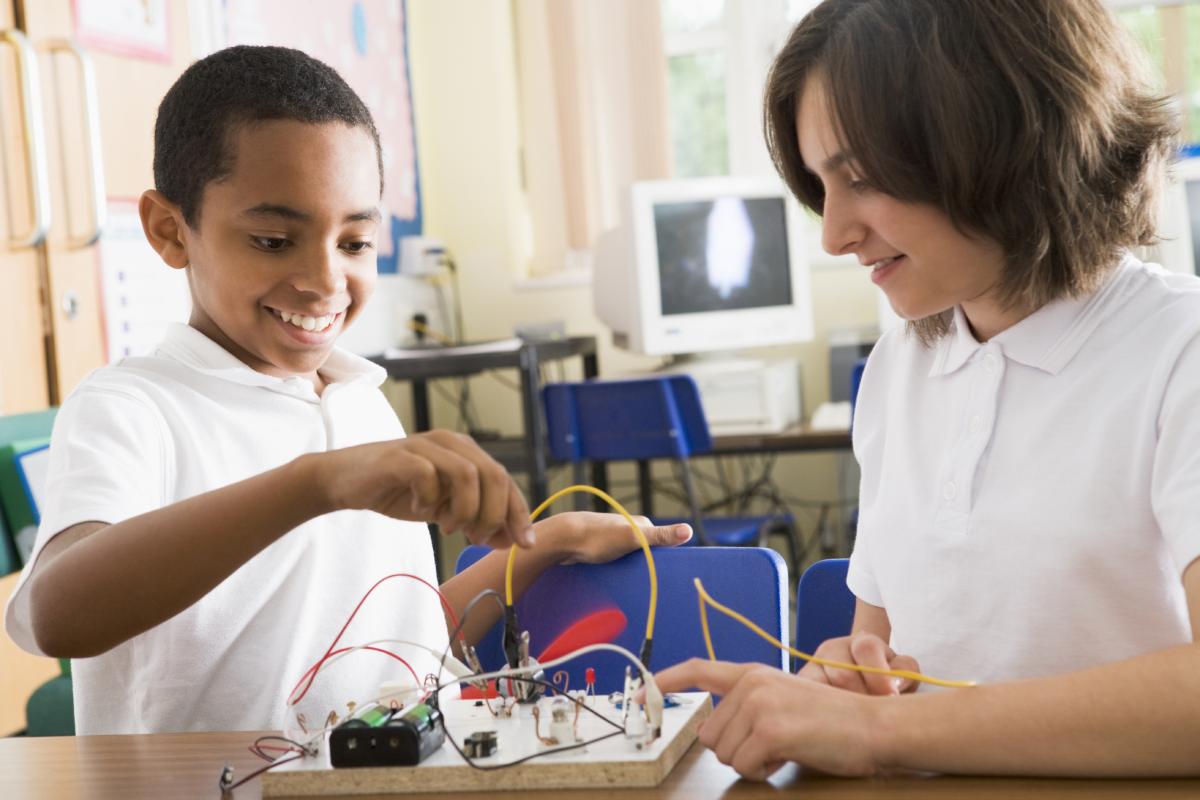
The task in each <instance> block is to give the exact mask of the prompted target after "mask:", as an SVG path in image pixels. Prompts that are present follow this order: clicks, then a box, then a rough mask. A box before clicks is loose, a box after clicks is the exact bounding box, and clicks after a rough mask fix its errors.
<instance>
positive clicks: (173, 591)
mask: <svg viewBox="0 0 1200 800" xmlns="http://www.w3.org/2000/svg"><path fill="white" fill-rule="evenodd" d="M154 177H155V186H156V189H155V190H154V191H148V192H146V193H145V194H144V195H143V196H142V198H141V203H140V211H141V216H142V222H143V226H144V229H145V232H146V237H147V239H148V240H149V241H150V244H151V245H152V246H153V247H154V248H155V250H156V251H157V252H158V253H159V254H160V256H161V257H162V259H163V261H164V262H165V263H166V264H167V265H168V266H170V267H172V268H175V269H184V270H186V271H187V277H188V283H189V287H190V290H191V294H192V301H193V310H192V314H191V318H190V322H189V325H187V326H183V325H180V326H176V327H175V328H173V329H172V330H171V331H170V333H169V334H168V336H167V338H166V340H165V341H164V342H163V343H162V345H161V346H160V347H159V349H158V350H157V351H156V352H155V353H154V354H153V355H151V356H148V357H144V358H130V359H126V360H124V361H123V362H122V363H120V364H119V365H117V366H115V367H108V368H103V369H100V370H98V371H96V372H95V373H93V374H92V375H91V376H89V378H88V379H87V380H86V381H84V383H83V384H81V386H80V387H79V388H78V389H77V390H76V391H75V392H74V393H73V394H72V396H71V397H70V398H69V399H68V400H67V402H66V403H65V404H64V405H63V408H62V410H61V412H60V415H59V417H58V421H57V424H56V425H55V429H54V434H53V441H52V444H51V466H50V473H49V477H48V480H47V488H46V495H47V498H48V499H47V502H46V508H45V509H44V510H43V517H42V525H41V528H40V531H39V534H38V540H37V544H36V546H35V550H34V555H33V557H32V558H31V559H30V563H29V565H28V566H27V567H26V570H25V574H24V575H23V576H22V583H21V584H20V585H19V587H18V590H17V592H16V593H15V594H14V596H13V599H12V601H11V602H10V604H9V607H8V609H7V613H6V625H7V628H8V631H9V634H10V635H11V636H12V638H13V639H14V640H15V641H16V642H17V643H18V644H20V645H21V646H23V647H25V648H26V649H28V650H31V651H33V652H41V653H45V654H47V655H52V656H58V657H71V658H73V659H76V661H75V662H74V666H73V675H74V686H75V713H76V729H77V732H78V733H80V734H93V733H135V732H151V731H172V730H214V729H223V730H253V729H264V728H275V729H279V728H282V727H283V725H284V723H285V719H284V704H283V698H284V697H285V696H286V695H287V692H288V691H289V690H290V689H291V687H292V685H293V683H294V682H295V681H296V680H297V679H298V678H299V677H300V676H301V675H302V674H304V672H305V670H306V669H307V668H308V667H309V666H310V665H311V664H312V663H313V662H315V661H316V660H317V659H318V658H319V657H320V656H321V655H322V654H323V653H324V652H325V649H326V647H327V646H328V642H329V641H330V640H331V639H332V638H333V636H334V635H335V634H336V632H337V631H338V630H339V628H340V627H341V625H342V623H343V622H344V621H345V620H346V618H347V617H348V615H349V614H350V611H351V610H352V608H353V607H354V603H355V601H356V600H357V599H358V598H359V597H360V596H361V595H362V594H363V592H364V591H365V590H366V589H367V587H368V586H370V585H371V584H372V583H373V582H374V581H375V580H376V579H377V578H378V577H381V576H383V575H387V574H390V573H408V574H411V575H414V576H417V577H418V578H421V579H424V580H425V581H426V582H428V583H429V584H436V576H435V574H434V569H433V561H432V552H431V548H430V545H429V541H428V535H427V532H426V530H425V528H424V526H422V525H418V524H415V523H416V522H417V521H421V520H430V521H435V522H437V523H438V524H439V525H440V526H441V528H442V529H443V530H446V531H456V530H463V531H465V532H466V535H467V537H468V538H469V539H470V540H471V541H473V542H477V543H481V542H486V543H487V544H489V545H492V546H494V547H498V548H501V547H506V546H508V545H509V544H510V543H514V542H515V543H516V544H518V545H520V546H521V547H522V548H524V551H523V553H522V556H521V558H519V559H518V564H519V565H520V575H519V576H518V581H519V583H520V585H521V586H525V585H528V583H529V582H530V581H531V580H532V579H533V578H534V577H536V575H537V574H538V573H539V572H540V571H541V570H543V569H545V568H546V567H547V566H549V565H551V564H554V563H556V562H559V561H562V560H573V561H574V560H583V561H603V560H607V559H611V558H614V557H616V556H618V555H621V554H623V553H624V552H627V551H628V550H630V549H632V548H633V547H634V546H635V545H636V543H635V542H634V538H635V537H634V536H633V534H632V532H631V531H629V530H628V529H627V528H626V527H625V526H624V525H623V524H618V523H620V520H619V518H615V515H573V514H571V515H559V516H556V517H552V518H550V519H547V520H546V521H544V522H542V523H539V524H538V525H536V526H534V528H532V529H531V527H530V525H529V521H528V513H529V512H528V508H527V507H526V504H525V502H524V500H523V499H522V498H521V495H520V493H519V491H518V490H517V488H516V487H515V485H514V484H513V483H512V481H511V479H510V478H509V477H508V476H507V475H506V474H505V472H504V470H503V469H502V468H501V467H500V466H499V465H497V464H496V463H495V462H494V461H493V460H492V459H490V458H489V457H488V456H487V455H486V454H485V453H483V452H482V451H481V450H480V449H479V448H478V447H477V446H476V445H475V444H474V442H472V441H471V440H470V439H469V438H467V437H465V436H461V435H458V434H452V433H447V432H431V433H426V434H421V435H416V436H411V437H407V438H403V431H402V430H401V428H400V424H399V421H398V420H397V419H396V416H395V413H394V412H393V411H392V410H391V408H390V407H389V406H388V405H387V403H386V402H385V400H384V398H383V395H382V394H381V393H380V392H379V391H378V386H379V384H380V383H381V382H382V380H383V378H384V374H383V371H382V370H381V369H380V368H379V367H377V366H375V365H373V364H371V363H369V362H367V361H365V360H364V359H361V358H358V357H355V356H352V355H350V354H349V353H346V352H344V351H341V350H337V349H335V348H334V346H333V345H334V341H335V339H336V337H337V335H338V334H339V333H340V332H341V330H342V329H343V328H345V326H347V325H348V324H350V323H351V322H352V321H353V320H354V318H355V317H356V316H357V315H358V313H359V312H360V311H361V309H362V307H363V305H364V304H365V303H366V301H367V300H368V298H369V297H370V294H371V290H372V287H373V285H374V281H375V258H374V246H375V245H374V242H375V237H376V233H377V227H378V224H379V220H380V212H379V208H378V204H379V198H380V196H381V188H382V182H383V173H382V157H381V151H380V146H379V137H378V134H377V132H376V130H375V126H374V124H373V122H372V121H371V116H370V113H369V112H368V111H367V109H366V107H365V106H364V105H363V103H362V101H361V100H360V99H359V98H358V97H357V96H356V95H355V94H354V92H353V91H352V90H351V89H350V88H349V87H348V86H347V85H346V84H345V83H344V82H343V81H342V79H341V78H340V77H339V76H338V75H337V73H336V72H334V71H333V70H332V69H330V68H329V67H327V66H326V65H324V64H322V63H320V62H318V61H315V60H313V59H311V58H309V57H307V56H305V55H304V54H303V53H300V52H298V51H295V50H289V49H285V48H277V47H235V48H230V49H228V50H224V51H221V52H218V53H215V54H213V55H212V56H210V57H208V58H206V59H203V60H202V61H200V62H197V63H196V64H194V65H192V66H191V67H190V68H189V69H188V70H187V71H186V72H185V73H184V74H183V75H182V76H181V77H180V79H179V80H178V82H176V84H175V85H174V86H173V87H172V88H171V90H170V91H169V92H168V93H167V95H166V97H165V98H164V99H163V102H162V105H161V106H160V109H159V115H158V120H157V123H156V126H155V154H154ZM535 531H536V540H535ZM648 533H649V536H650V539H651V541H652V543H656V544H664V543H668V542H670V543H677V542H678V541H680V540H681V539H686V538H687V535H688V532H687V530H686V527H681V528H678V529H671V530H666V529H663V530H653V531H648ZM505 556H506V554H505V553H503V552H500V553H495V554H493V555H492V556H491V557H489V558H487V559H484V560H483V561H481V562H480V563H479V565H478V566H477V567H476V568H473V569H471V570H469V571H467V572H464V573H463V574H461V575H458V576H456V577H455V578H453V579H451V580H450V581H448V582H447V583H446V584H445V585H444V586H443V587H442V589H443V592H444V594H445V596H446V598H447V600H448V602H449V604H450V605H451V606H452V607H453V608H454V609H456V610H457V612H459V613H461V612H462V610H463V609H464V607H465V606H466V604H467V603H468V602H469V600H470V599H471V598H472V597H474V596H475V595H476V594H477V593H478V592H480V591H481V590H483V589H485V588H489V587H490V588H500V587H501V585H502V579H503V569H504V559H505ZM480 610H481V611H483V609H482V608H481V609H480ZM494 619H495V613H494V611H487V612H484V613H473V614H472V618H471V619H470V620H469V621H468V622H467V627H466V629H465V630H466V635H467V638H468V640H474V639H475V638H477V637H478V636H479V635H480V634H481V633H482V632H483V631H484V630H486V629H487V627H488V626H489V625H490V624H491V623H492V622H493V621H494ZM381 638H389V639H403V640H407V641H410V642H417V643H420V644H423V645H425V646H426V647H431V648H433V649H434V650H439V651H440V650H441V649H442V648H443V647H445V645H446V639H447V631H446V622H445V619H444V617H443V611H442V608H441V606H440V605H439V602H438V597H437V596H436V594H435V593H434V592H433V591H430V589H429V588H427V587H425V586H422V585H421V584H420V583H419V582H418V581H415V580H410V579H408V578H396V579H393V580H391V581H389V582H387V583H386V584H384V585H383V586H381V587H380V589H379V591H377V592H375V595H374V596H372V598H371V599H370V601H369V602H367V603H366V604H365V605H364V606H363V608H362V610H361V612H360V613H359V614H358V617H357V618H356V619H355V621H354V623H353V626H352V627H351V629H350V630H349V631H348V632H347V639H346V640H345V643H346V644H349V645H353V644H355V643H360V642H365V641H370V640H376V639H381ZM396 654H397V655H398V656H399V657H401V658H403V659H404V660H405V661H406V662H407V663H408V664H409V665H411V667H412V669H413V673H414V674H415V675H416V676H418V677H424V676H425V675H426V674H428V673H437V672H438V668H437V659H436V658H434V657H432V656H430V655H429V654H428V653H426V652H424V651H422V650H421V649H419V648H413V647H398V648H396ZM406 674H408V673H407V672H405V671H404V670H403V669H398V668H397V666H396V664H394V663H393V662H392V661H391V660H389V659H384V658H380V657H379V655H378V654H376V653H371V652H364V653H361V654H356V655H355V656H354V657H352V658H346V659H342V660H341V661H340V662H338V663H337V664H336V665H334V666H333V667H331V668H330V669H329V670H327V671H323V672H322V674H321V676H320V678H319V679H318V681H317V682H316V683H315V684H314V686H313V687H312V691H311V692H310V693H309V696H308V698H306V700H305V704H304V706H303V707H302V708H300V707H298V708H297V709H296V710H297V711H299V712H301V713H304V714H305V716H306V717H307V718H308V719H309V720H310V721H311V722H313V723H315V724H317V725H319V724H320V722H321V721H322V720H324V719H325V718H326V716H327V715H328V714H329V712H331V711H336V712H338V713H339V714H342V713H344V712H345V704H346V702H347V701H349V700H356V701H362V700H364V699H370V698H371V697H373V696H374V694H375V693H376V690H377V689H378V686H379V684H380V683H381V682H383V681H385V680H393V679H396V678H398V677H402V676H404V675H406Z"/></svg>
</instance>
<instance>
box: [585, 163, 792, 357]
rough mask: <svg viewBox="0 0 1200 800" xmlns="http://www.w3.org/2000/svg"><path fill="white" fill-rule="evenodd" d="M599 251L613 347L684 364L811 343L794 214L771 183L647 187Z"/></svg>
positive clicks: (598, 285)
mask: <svg viewBox="0 0 1200 800" xmlns="http://www.w3.org/2000/svg"><path fill="white" fill-rule="evenodd" d="M624 218H625V221H624V222H623V224H622V225H621V226H620V227H618V228H617V229H616V230H613V231H610V232H608V233H606V234H605V235H604V236H603V237H601V240H600V242H599V243H598V245H597V248H596V259H595V269H594V278H593V292H594V300H595V307H596V314H597V316H599V317H600V319H601V321H602V322H604V323H605V324H606V325H608V326H609V327H610V328H611V329H612V331H613V339H614V342H615V343H616V344H617V345H618V346H620V347H622V348H625V349H628V350H631V351H633V352H638V353H644V354H646V355H681V354H688V353H701V352H708V351H715V350H720V351H729V350H739V349H744V348H750V347H762V346H768V345H779V344H788V343H792V342H799V341H804V340H807V339H810V338H812V307H811V300H810V292H809V281H808V269H807V264H806V259H805V257H804V250H805V248H804V247H803V246H802V237H801V235H800V232H801V230H802V228H801V221H800V210H799V208H798V206H797V205H796V203H795V202H794V201H793V200H792V199H791V198H790V196H789V195H788V193H787V191H786V190H785V189H784V188H783V186H782V184H781V183H779V182H778V181H777V180H773V179H770V180H761V179H745V178H703V179H695V180H671V181H647V182H640V183H635V184H633V186H632V187H631V189H630V192H629V197H628V206H627V208H626V209H625V214H624Z"/></svg>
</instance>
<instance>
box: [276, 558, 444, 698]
mask: <svg viewBox="0 0 1200 800" xmlns="http://www.w3.org/2000/svg"><path fill="white" fill-rule="evenodd" d="M392 578H411V579H412V580H414V581H417V582H418V583H421V584H422V585H424V586H427V587H428V588H429V589H430V590H431V591H432V592H433V593H434V594H436V595H437V596H438V598H439V599H440V600H441V601H442V608H444V609H445V610H446V614H447V616H449V617H450V619H451V621H452V622H453V623H454V624H455V625H456V626H457V625H458V615H457V614H455V613H454V608H453V606H451V605H450V601H449V600H447V599H446V596H445V595H444V594H442V592H441V590H440V589H438V588H437V587H436V586H434V585H433V584H432V583H430V582H429V581H427V580H425V579H424V578H422V577H420V576H419V575H412V574H410V573H407V572H395V573H392V574H391V575H385V576H383V577H382V578H380V579H379V580H377V581H375V583H374V585H372V586H371V588H370V589H367V592H366V594H364V595H363V596H362V599H361V600H359V601H358V605H356V606H355V607H354V610H353V611H351V612H350V616H349V617H347V619H346V622H345V624H343V625H342V629H341V630H339V631H338V633H337V636H335V637H333V642H332V643H331V644H330V645H329V649H328V650H326V651H325V655H323V656H321V658H320V659H319V660H318V661H317V663H316V664H314V665H313V666H311V667H309V671H308V672H306V673H304V675H303V676H301V678H300V680H299V681H297V682H296V685H295V686H294V687H293V688H292V691H291V692H290V693H289V694H288V705H290V706H294V705H296V703H299V702H300V701H301V700H303V699H304V696H305V695H306V694H308V690H309V688H310V687H311V686H312V684H313V681H314V680H316V678H317V673H319V672H320V671H321V666H322V665H323V664H324V663H325V662H326V661H327V660H328V659H329V658H330V656H331V655H332V654H333V651H334V649H335V648H336V647H337V644H338V642H340V641H341V640H342V635H343V634H345V632H346V629H347V628H349V627H350V623H351V622H353V621H354V617H355V616H356V615H357V614H358V612H359V609H361V608H362V607H363V603H365V602H367V598H368V597H370V596H371V593H372V592H374V591H375V590H376V589H377V588H379V585H380V584H382V583H384V582H385V581H389V580H391V579H392ZM390 655H394V654H390ZM395 657H396V658H399V656H395ZM400 660H403V659H400ZM409 670H410V671H411V670H412V667H409ZM310 673H311V677H309V674H310ZM414 674H415V673H414ZM305 678H308V683H307V684H305V686H304V690H303V691H301V692H300V696H299V697H295V695H296V692H297V691H299V690H300V684H302V683H304V681H305ZM417 683H420V680H418V681H417ZM293 697H295V699H294V700H293V699H292V698H293Z"/></svg>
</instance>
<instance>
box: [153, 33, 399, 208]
mask: <svg viewBox="0 0 1200 800" xmlns="http://www.w3.org/2000/svg"><path fill="white" fill-rule="evenodd" d="M283 119H290V120H296V121H299V122H311V123H323V122H343V123H345V124H347V125H351V126H355V127H362V128H365V129H366V130H367V131H368V132H370V134H371V138H372V139H373V140H374V142H375V154H376V158H377V159H378V163H379V192H380V194H381V195H382V194H383V150H382V147H381V146H380V143H379V131H378V130H377V129H376V128H375V121H374V120H373V119H372V118H371V112H370V111H368V110H367V107H366V105H365V104H364V103H363V101H362V99H361V98H359V96H358V95H357V94H355V93H354V90H353V89H351V88H350V87H349V85H347V83H346V81H344V80H343V79H342V76H341V75H338V73H337V71H336V70H334V69H333V68H332V67H330V66H329V65H328V64H324V63H322V62H320V61H318V60H317V59H315V58H313V57H311V56H309V55H307V54H305V53H302V52H301V51H299V50H293V49H291V48H289V47H250V46H238V47H230V48H227V49H225V50H218V51H217V52H215V53H213V54H212V55H210V56H208V57H206V58H203V59H201V60H200V61H197V62H196V63H195V64H192V65H191V66H190V67H188V68H187V69H186V70H185V71H184V73H183V74H182V75H181V76H179V80H177V81H175V84H174V85H173V86H172V87H171V88H170V90H169V91H168V92H167V94H166V96H165V97H163V100H162V103H161V104H159V107H158V119H157V120H156V122H155V124H154V187H155V188H156V189H158V191H160V192H162V193H163V195H165V196H166V198H167V199H168V200H170V201H171V202H172V203H175V204H176V205H177V206H179V208H180V210H181V211H182V212H183V217H184V219H185V220H186V221H187V223H188V225H190V226H192V227H193V228H195V227H197V224H198V223H199V213H200V198H201V195H202V194H203V193H204V187H205V186H206V185H208V183H210V182H211V181H219V180H221V179H222V178H225V177H228V176H229V175H230V173H231V172H232V171H233V166H234V165H233V152H232V150H231V149H230V141H231V135H232V134H233V132H234V131H235V130H236V129H237V128H238V127H239V126H242V125H252V124H254V123H257V122H265V121H268V120H283Z"/></svg>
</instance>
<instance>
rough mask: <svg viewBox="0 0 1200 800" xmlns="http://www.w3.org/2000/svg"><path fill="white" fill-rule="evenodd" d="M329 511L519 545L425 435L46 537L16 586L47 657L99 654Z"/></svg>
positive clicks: (480, 473) (487, 476) (518, 533)
mask: <svg viewBox="0 0 1200 800" xmlns="http://www.w3.org/2000/svg"><path fill="white" fill-rule="evenodd" d="M340 509H369V510H373V511H377V512H379V513H382V514H387V515H389V516H392V517H395V518H398V519H409V520H433V521H437V522H438V523H439V524H441V525H443V526H446V527H447V529H449V530H457V529H463V530H465V531H467V535H468V537H469V538H471V539H472V540H473V541H479V542H487V543H489V544H496V545H498V546H504V545H507V544H510V543H511V542H513V541H520V542H521V543H522V544H526V543H527V541H528V537H529V522H528V513H529V512H528V509H527V508H526V506H525V502H524V500H522V499H521V495H520V492H519V491H518V490H517V489H516V487H515V485H513V483H512V480H511V479H510V478H509V477H508V475H507V474H506V473H505V472H504V470H503V469H502V468H500V467H499V465H497V464H496V463H495V462H494V461H492V460H491V459H490V457H488V456H487V454H485V453H484V452H483V451H482V450H480V449H479V448H478V446H477V445H475V444H474V443H473V442H471V441H470V440H469V439H466V437H460V436H458V435H457V434H451V433H446V432H440V431H434V432H431V433H428V434H419V435H416V436H412V437H409V438H407V439H399V440H395V441H390V442H380V443H375V444H367V445H361V446H358V447H352V448H346V449H343V450H333V451H329V452H325V453H313V454H309V455H304V456H301V457H300V458H297V459H296V460H294V461H292V462H290V463H288V464H285V465H284V466H281V467H278V468H276V469H273V470H270V471H268V472H265V473H262V474H260V475H256V476H254V477H252V478H249V479H247V480H244V481H240V482H238V483H234V484H231V485H229V486H226V487H223V488H221V489H216V490H214V491H211V492H207V493H205V494H202V495H198V496H196V497H193V498H190V499H188V500H184V501H181V502H178V503H175V504H172V505H170V506H167V507H164V508H160V509H157V510H155V511H151V512H148V513H145V514H141V515H139V516H136V517H133V518H131V519H127V520H124V521H122V522H119V523H116V524H113V525H104V524H101V523H83V524H80V525H76V526H73V527H71V528H69V529H67V530H66V531H63V532H62V533H60V534H59V535H57V536H55V537H54V538H53V539H52V540H51V541H50V542H49V543H47V545H46V547H45V548H44V549H43V551H42V553H41V554H40V555H39V557H38V559H37V562H36V563H35V564H34V567H33V573H32V574H31V576H30V579H29V586H28V587H27V591H29V592H30V608H31V617H32V624H33V634H34V637H35V639H36V640H37V642H38V645H39V647H41V649H42V650H43V651H44V652H45V653H47V654H48V655H51V656H56V657H70V658H82V657H87V656H94V655H98V654H100V653H103V652H105V651H107V650H109V649H111V648H113V647H115V646H117V645H118V644H121V643H122V642H124V641H126V640H128V639H129V638H131V637H133V636H136V635H137V634H139V633H142V632H143V631H146V630H148V629H150V628H152V627H154V626H155V625H158V624H159V623H161V622H164V621H166V620H168V619H170V618H171V617H173V616H174V615H176V614H178V613H179V612H180V611H183V610H184V609H186V608H187V607H189V606H190V605H192V604H193V603H195V602H196V601H197V600H199V599H200V598H201V597H203V596H204V595H205V594H207V593H208V592H209V591H211V590H212V589H213V588H214V587H215V586H216V585H217V584H219V583H220V582H221V581H223V580H224V579H225V578H226V577H228V576H229V575H230V574H232V573H233V572H234V571H235V570H237V569H238V568H239V567H240V566H241V565H242V564H244V563H246V562H247V561H248V560H250V559H251V558H252V557H253V556H254V555H256V554H257V553H258V552H260V551H261V550H262V549H263V548H265V547H266V546H267V545H269V544H271V543H272V542H274V541H275V540H276V539H278V538H279V537H281V536H283V535H284V534H285V533H287V532H288V531H290V530H292V529H293V528H295V527H296V526H298V525H300V524H301V523H303V522H305V521H307V520H309V519H312V518H313V517H316V516H319V515H321V514H325V513H329V512H332V511H336V510H340ZM352 535H353V534H352V533H351V532H348V533H347V536H352Z"/></svg>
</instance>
